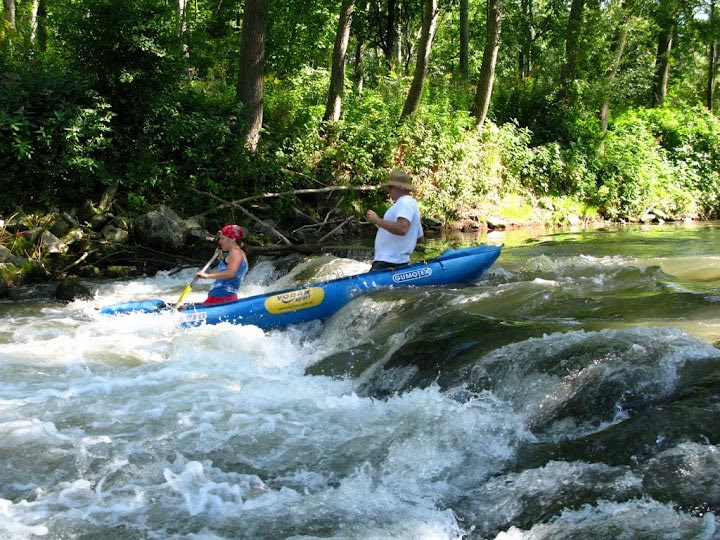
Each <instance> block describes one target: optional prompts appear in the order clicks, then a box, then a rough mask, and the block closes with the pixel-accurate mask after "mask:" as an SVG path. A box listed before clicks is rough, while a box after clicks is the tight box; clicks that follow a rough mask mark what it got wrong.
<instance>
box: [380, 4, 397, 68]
mask: <svg viewBox="0 0 720 540" xmlns="http://www.w3.org/2000/svg"><path fill="white" fill-rule="evenodd" d="M387 6H388V12H387V24H386V25H385V50H384V51H383V52H384V53H385V60H386V61H387V64H388V67H390V68H391V69H392V67H393V65H394V58H395V56H394V54H393V53H394V51H395V48H396V39H395V0H388V3H387Z"/></svg>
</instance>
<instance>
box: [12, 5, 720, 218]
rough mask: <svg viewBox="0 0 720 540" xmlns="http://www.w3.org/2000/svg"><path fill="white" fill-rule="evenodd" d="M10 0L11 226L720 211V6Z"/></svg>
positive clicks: (707, 214) (708, 214)
mask: <svg viewBox="0 0 720 540" xmlns="http://www.w3.org/2000/svg"><path fill="white" fill-rule="evenodd" d="M3 1H4V4H3V9H4V11H3V14H4V17H3V19H2V26H1V27H0V53H1V54H0V141H1V146H0V217H5V218H7V216H9V215H11V214H12V213H14V212H18V211H20V209H22V210H23V211H25V212H30V211H47V210H52V209H64V208H73V207H77V206H78V205H81V204H82V203H83V202H84V201H86V200H91V201H99V200H100V199H101V197H102V196H103V194H105V195H106V196H107V194H108V193H110V194H111V197H112V201H113V202H112V204H113V205H114V209H115V210H114V211H115V212H116V213H118V214H126V215H134V214H138V213H141V212H145V211H147V210H148V209H151V208H153V207H156V206H157V205H159V204H167V205H169V206H171V207H172V208H173V209H174V210H176V211H177V212H179V213H181V214H183V215H188V216H191V215H203V216H212V218H213V219H217V220H218V221H223V220H229V219H232V220H234V221H238V222H240V223H244V222H247V221H248V217H247V214H242V213H238V212H237V208H238V207H237V205H235V206H228V205H223V201H236V200H241V199H247V200H248V201H252V202H248V203H247V208H248V209H249V212H250V213H252V215H255V216H260V217H262V218H271V219H273V220H274V221H275V222H282V221H283V220H287V219H290V218H291V217H292V216H295V217H296V216H297V213H298V209H301V210H302V213H306V214H307V213H311V212H314V213H315V215H314V217H313V219H314V220H316V221H322V220H324V221H325V222H327V223H340V222H342V221H343V219H346V218H345V216H355V217H357V218H358V219H361V217H360V216H361V215H362V213H363V211H364V208H366V207H368V206H370V205H373V204H375V205H377V204H380V203H381V201H382V200H383V197H384V195H383V193H382V192H379V191H378V192H376V191H355V190H353V189H352V188H362V187H367V186H373V185H376V184H378V183H379V182H381V181H382V179H383V178H384V177H385V175H386V174H387V172H388V170H390V169H393V168H400V169H404V170H407V171H408V172H410V173H412V174H413V175H414V177H415V178H416V180H417V183H418V191H417V198H418V200H419V202H420V204H421V210H422V212H423V214H424V216H425V217H426V218H427V219H430V220H433V221H435V222H436V223H438V224H444V225H449V224H453V223H457V222H459V221H462V220H465V219H473V220H476V221H478V222H483V221H487V220H488V219H490V218H492V219H500V220H504V221H507V222H523V221H524V222H527V221H533V220H536V219H540V220H545V221H551V222H553V223H566V222H568V221H571V220H577V219H585V220H592V219H610V220H647V219H665V220H668V219H683V218H688V217H689V218H694V219H710V218H718V217H720V120H719V119H718V116H717V108H718V105H719V98H718V96H717V92H716V89H717V82H716V74H717V71H718V57H719V53H718V41H719V40H720V24H719V23H718V17H719V16H718V14H717V8H716V5H715V2H716V0H697V1H690V0H606V1H597V0H487V1H486V2H477V1H474V0H442V1H441V0H343V1H342V2H340V1H335V2H331V1H328V0H302V1H301V0H284V1H283V2H278V1H271V0H245V1H241V0H165V1H163V0H3ZM328 186H341V187H345V188H350V189H344V190H336V191H322V190H323V189H324V188H326V187H328ZM303 190H304V191H305V194H301V192H302V191H303ZM269 192H271V193H286V194H285V195H282V196H274V197H266V198H263V197H262V195H263V194H266V193H269ZM292 192H300V193H295V194H292ZM313 193H315V194H313ZM538 212H541V213H542V215H543V216H544V217H538V216H539V215H540V214H539V213H538Z"/></svg>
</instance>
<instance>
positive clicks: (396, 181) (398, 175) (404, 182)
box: [384, 171, 413, 191]
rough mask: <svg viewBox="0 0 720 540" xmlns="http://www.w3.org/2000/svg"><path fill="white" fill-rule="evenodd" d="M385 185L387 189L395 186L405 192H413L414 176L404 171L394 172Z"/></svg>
mask: <svg viewBox="0 0 720 540" xmlns="http://www.w3.org/2000/svg"><path fill="white" fill-rule="evenodd" d="M384 185H385V187H390V186H394V187H397V188H400V189H404V190H405V191H412V190H413V181H412V176H410V175H409V174H407V173H404V172H402V171H392V172H391V173H390V175H389V176H388V180H387V182H385V184H384Z"/></svg>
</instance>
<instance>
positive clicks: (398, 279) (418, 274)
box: [393, 267, 432, 283]
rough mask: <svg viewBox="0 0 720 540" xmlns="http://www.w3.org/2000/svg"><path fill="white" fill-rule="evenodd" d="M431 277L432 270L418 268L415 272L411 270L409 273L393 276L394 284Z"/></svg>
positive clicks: (399, 273)
mask: <svg viewBox="0 0 720 540" xmlns="http://www.w3.org/2000/svg"><path fill="white" fill-rule="evenodd" d="M429 276H432V268H427V267H426V268H418V269H417V270H411V271H410V272H398V273H397V274H395V275H394V276H393V281H394V282H395V283H404V282H406V281H414V280H416V279H422V278H426V277H429Z"/></svg>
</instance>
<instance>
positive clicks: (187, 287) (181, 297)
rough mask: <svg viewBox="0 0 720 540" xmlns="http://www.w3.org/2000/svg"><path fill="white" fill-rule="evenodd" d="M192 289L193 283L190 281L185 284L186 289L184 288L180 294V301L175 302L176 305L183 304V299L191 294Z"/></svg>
mask: <svg viewBox="0 0 720 540" xmlns="http://www.w3.org/2000/svg"><path fill="white" fill-rule="evenodd" d="M191 289H192V285H191V284H190V283H188V284H187V285H186V286H185V290H184V291H183V292H182V294H181V295H180V298H178V301H177V302H175V307H178V306H179V305H180V304H182V301H183V300H185V297H186V296H187V295H188V294H190V290H191Z"/></svg>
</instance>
